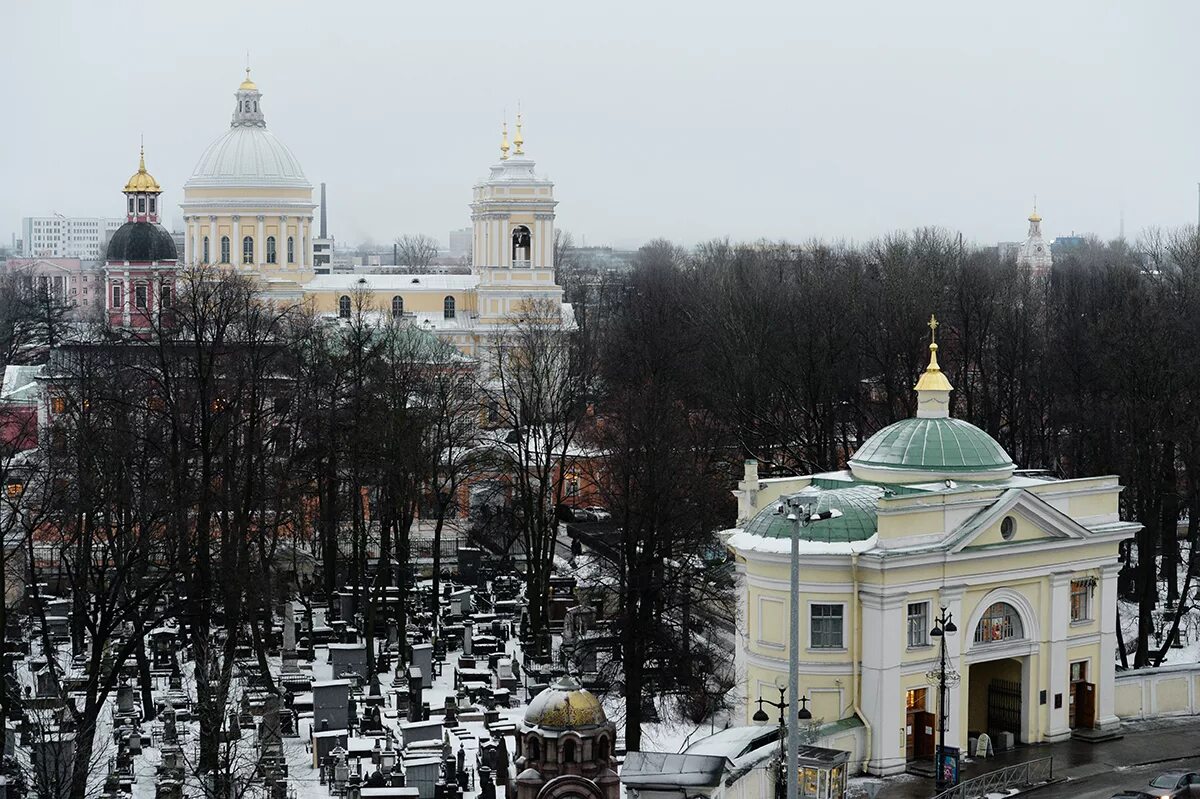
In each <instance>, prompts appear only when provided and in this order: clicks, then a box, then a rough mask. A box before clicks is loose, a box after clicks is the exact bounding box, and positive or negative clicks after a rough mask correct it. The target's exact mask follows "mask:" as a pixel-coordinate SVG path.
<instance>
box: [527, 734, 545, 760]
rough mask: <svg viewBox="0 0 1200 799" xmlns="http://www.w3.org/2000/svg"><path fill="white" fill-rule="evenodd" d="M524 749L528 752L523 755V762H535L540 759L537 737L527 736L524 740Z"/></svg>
mask: <svg viewBox="0 0 1200 799" xmlns="http://www.w3.org/2000/svg"><path fill="white" fill-rule="evenodd" d="M525 751H526V752H528V753H529V754H528V755H526V757H525V762H527V763H537V762H538V761H539V760H540V759H541V758H540V757H539V755H540V750H539V749H538V739H537V738H534V737H533V736H532V735H531V736H529V738H527V739H526V741H525Z"/></svg>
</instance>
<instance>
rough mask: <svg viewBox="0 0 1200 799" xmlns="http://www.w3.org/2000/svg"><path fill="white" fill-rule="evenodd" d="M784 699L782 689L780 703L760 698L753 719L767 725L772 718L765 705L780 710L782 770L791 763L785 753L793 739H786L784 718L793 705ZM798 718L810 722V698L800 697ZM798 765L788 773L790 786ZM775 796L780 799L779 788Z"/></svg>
mask: <svg viewBox="0 0 1200 799" xmlns="http://www.w3.org/2000/svg"><path fill="white" fill-rule="evenodd" d="M783 697H784V689H783V688H782V687H781V688H780V689H779V701H778V702H772V701H771V700H770V699H763V698H762V697H761V696H760V697H759V698H758V710H757V711H755V713H754V716H753V717H752V718H753V719H754V721H755V722H756V723H758V724H765V723H766V722H768V721H770V717H768V716H767V711H765V710H763V705H770V706H771V707H774V708H779V768H781V769H785V768H788V764H789V762H790V761H789V760H788V758H787V755H786V754H785V752H784V742H785V741H787V740H789V739H790V737H791V736H790V735H788V736H787V737H786V738H785V737H784V727H785V726H787V725H786V723H785V722H786V720H785V718H784V715H783V711H785V710H787V709H788V708H789V707H791V705H790V704H789V703H788V702H785V701H783ZM796 718H797V719H799V720H801V721H808V720H810V719H811V718H812V713H810V712H809V710H808V697H807V696H802V697H800V710H798V711H797V712H796ZM793 726H795V725H793ZM796 765H798V764H794V763H793V764H792V769H791V771H789V772H788V778H787V780H788V785H789V786H790V785H791V783H792V776H791V775H792V774H793V773H794V772H795V771H796ZM778 784H779V783H776V785H777V786H778ZM775 796H776V799H778V798H779V789H778V788H776V790H775Z"/></svg>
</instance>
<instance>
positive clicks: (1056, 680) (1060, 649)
mask: <svg viewBox="0 0 1200 799" xmlns="http://www.w3.org/2000/svg"><path fill="white" fill-rule="evenodd" d="M1070 606H1071V572H1055V573H1054V574H1051V575H1050V636H1049V643H1050V652H1049V654H1050V662H1049V664H1047V667H1048V669H1049V673H1050V695H1049V697H1048V698H1047V701H1046V705H1047V706H1048V708H1049V719H1048V722H1049V723H1048V728H1047V732H1046V739H1047V740H1048V741H1061V740H1064V739H1066V738H1069V737H1070V735H1071V725H1070V715H1069V711H1070V706H1071V697H1070V688H1071V686H1070V677H1071V675H1070V670H1069V667H1068V665H1067V635H1068V627H1069V624H1068V622H1069V620H1070V616H1071V613H1070ZM1056 698H1060V701H1056ZM1034 707H1037V705H1036V704H1035V705H1034Z"/></svg>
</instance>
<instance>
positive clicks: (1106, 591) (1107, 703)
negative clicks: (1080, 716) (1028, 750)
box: [1092, 563, 1121, 729]
mask: <svg viewBox="0 0 1200 799" xmlns="http://www.w3.org/2000/svg"><path fill="white" fill-rule="evenodd" d="M1120 571H1121V564H1119V563H1109V564H1106V565H1104V566H1102V567H1101V568H1100V586H1099V588H1100V596H1099V599H1098V601H1099V603H1100V662H1099V663H1097V664H1096V665H1097V667H1098V668H1097V671H1099V675H1098V677H1097V678H1096V693H1097V694H1099V696H1097V697H1096V726H1098V727H1101V728H1103V729H1111V728H1113V727H1116V726H1117V725H1119V724H1120V723H1121V720H1120V719H1119V718H1117V713H1116V708H1117V696H1116V690H1117V685H1116V677H1117V674H1116V669H1117V666H1116V661H1115V658H1116V653H1117V623H1118V622H1117V573H1118V572H1120ZM1092 590H1095V589H1092Z"/></svg>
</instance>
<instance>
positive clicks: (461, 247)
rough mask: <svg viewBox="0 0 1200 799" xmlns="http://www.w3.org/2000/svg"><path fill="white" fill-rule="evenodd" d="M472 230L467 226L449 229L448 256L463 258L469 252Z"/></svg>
mask: <svg viewBox="0 0 1200 799" xmlns="http://www.w3.org/2000/svg"><path fill="white" fill-rule="evenodd" d="M471 236H472V231H471V228H469V227H464V228H459V229H458V230H451V231H450V257H451V258H465V257H466V256H468V255H470V254H471Z"/></svg>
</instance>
